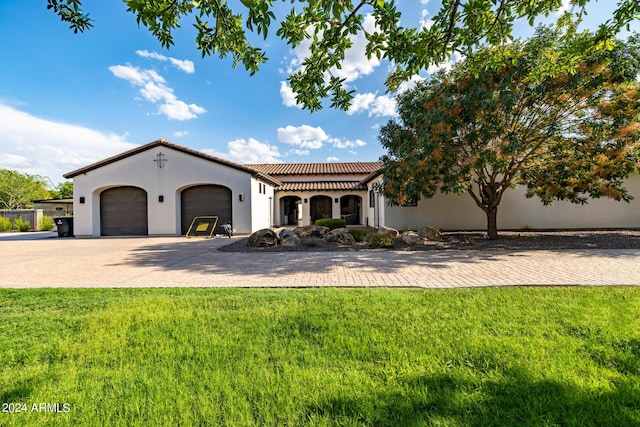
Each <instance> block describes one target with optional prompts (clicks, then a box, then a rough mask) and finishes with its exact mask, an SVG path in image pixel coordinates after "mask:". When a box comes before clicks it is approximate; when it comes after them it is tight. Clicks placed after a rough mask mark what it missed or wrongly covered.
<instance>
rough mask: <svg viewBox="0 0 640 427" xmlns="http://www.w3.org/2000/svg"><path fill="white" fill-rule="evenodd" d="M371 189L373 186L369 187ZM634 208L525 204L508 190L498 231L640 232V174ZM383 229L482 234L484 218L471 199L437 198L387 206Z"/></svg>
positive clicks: (633, 186) (601, 202)
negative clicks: (425, 228) (639, 229)
mask: <svg viewBox="0 0 640 427" xmlns="http://www.w3.org/2000/svg"><path fill="white" fill-rule="evenodd" d="M370 186H371V184H370ZM626 188H627V189H628V190H629V193H630V194H631V195H633V196H634V197H635V199H634V200H632V201H631V203H626V202H617V201H615V200H611V199H605V198H602V199H592V200H589V203H588V204H586V205H575V204H572V203H569V202H554V203H553V205H551V206H544V205H543V204H542V203H541V202H540V199H538V198H537V197H534V198H531V199H527V198H526V197H525V196H524V194H525V189H524V188H522V187H521V188H517V189H509V190H508V192H507V193H505V194H504V196H503V199H502V202H501V203H500V206H499V207H498V228H499V229H502V230H508V229H523V228H533V229H558V228H636V227H640V175H633V176H631V177H630V178H629V179H628V180H627V182H626ZM383 206H384V209H383V210H384V212H383V213H382V216H383V217H384V218H383V220H382V222H381V224H382V225H386V226H388V227H393V228H396V229H400V230H406V229H417V228H420V227H423V226H426V225H432V226H434V227H438V228H442V229H445V230H484V229H486V226H487V224H486V216H485V214H484V212H482V210H481V209H480V208H479V207H478V206H477V205H476V204H475V203H474V201H473V200H472V199H471V197H470V196H469V195H468V194H463V195H453V194H437V195H436V196H435V197H434V198H432V199H423V200H420V202H418V206H416V207H390V206H386V205H384V204H383Z"/></svg>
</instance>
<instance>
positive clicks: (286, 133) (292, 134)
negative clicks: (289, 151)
mask: <svg viewBox="0 0 640 427" xmlns="http://www.w3.org/2000/svg"><path fill="white" fill-rule="evenodd" d="M328 139H329V136H328V135H327V134H326V133H325V131H324V130H322V128H321V127H316V128H314V127H311V126H308V125H302V126H298V127H294V126H287V127H284V128H278V141H280V142H284V143H285V144H291V145H295V146H298V147H300V148H308V149H311V150H317V149H319V148H322V145H323V143H324V142H325V141H327V140H328Z"/></svg>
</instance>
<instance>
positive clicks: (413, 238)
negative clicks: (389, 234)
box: [400, 231, 427, 245]
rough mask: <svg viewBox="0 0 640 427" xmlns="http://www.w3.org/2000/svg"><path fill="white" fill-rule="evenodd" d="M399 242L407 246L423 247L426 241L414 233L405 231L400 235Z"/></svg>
mask: <svg viewBox="0 0 640 427" xmlns="http://www.w3.org/2000/svg"><path fill="white" fill-rule="evenodd" d="M400 240H402V242H403V243H404V244H407V245H424V244H425V243H426V242H427V239H426V238H424V237H422V236H421V235H419V234H418V233H416V232H415V231H405V232H404V233H402V236H401V237H400Z"/></svg>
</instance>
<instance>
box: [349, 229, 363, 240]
mask: <svg viewBox="0 0 640 427" xmlns="http://www.w3.org/2000/svg"><path fill="white" fill-rule="evenodd" d="M349 234H351V235H352V236H353V238H354V239H355V241H356V242H362V241H363V240H364V237H365V235H366V234H367V233H366V232H365V231H364V230H361V229H360V228H350V229H349Z"/></svg>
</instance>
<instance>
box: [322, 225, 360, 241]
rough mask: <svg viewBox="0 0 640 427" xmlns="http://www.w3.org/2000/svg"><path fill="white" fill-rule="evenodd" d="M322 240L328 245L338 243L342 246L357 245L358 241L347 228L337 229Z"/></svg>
mask: <svg viewBox="0 0 640 427" xmlns="http://www.w3.org/2000/svg"><path fill="white" fill-rule="evenodd" d="M322 240H324V241H325V242H327V243H330V242H336V243H339V244H341V245H355V243H356V239H354V237H353V236H352V235H351V233H349V230H348V229H346V228H336V229H335V230H331V231H329V232H328V233H327V234H325V235H324V237H323V238H322Z"/></svg>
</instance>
